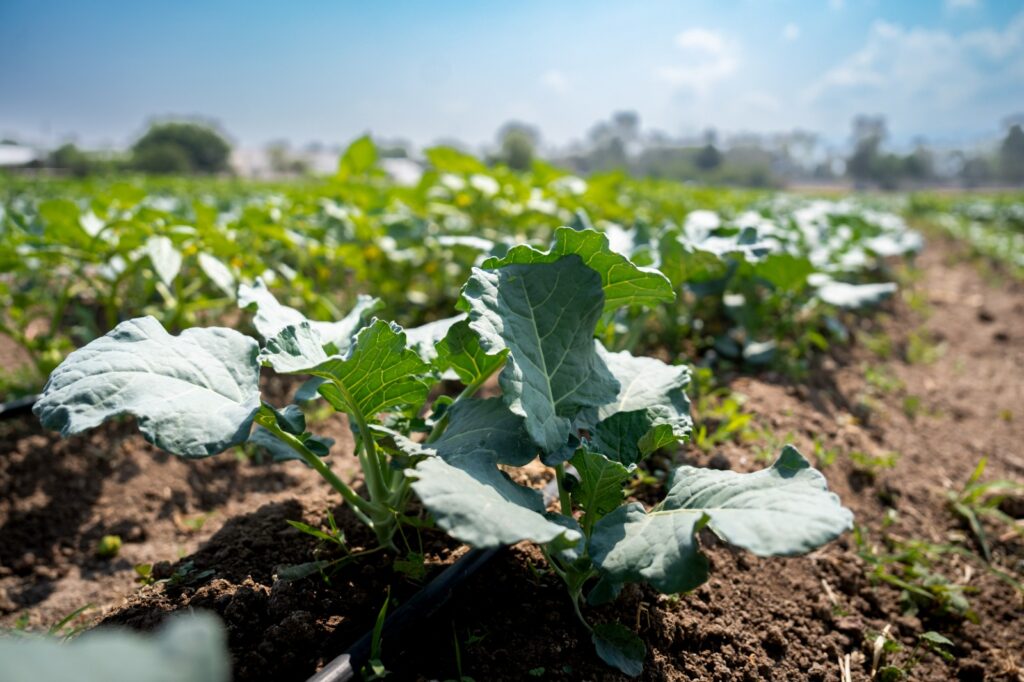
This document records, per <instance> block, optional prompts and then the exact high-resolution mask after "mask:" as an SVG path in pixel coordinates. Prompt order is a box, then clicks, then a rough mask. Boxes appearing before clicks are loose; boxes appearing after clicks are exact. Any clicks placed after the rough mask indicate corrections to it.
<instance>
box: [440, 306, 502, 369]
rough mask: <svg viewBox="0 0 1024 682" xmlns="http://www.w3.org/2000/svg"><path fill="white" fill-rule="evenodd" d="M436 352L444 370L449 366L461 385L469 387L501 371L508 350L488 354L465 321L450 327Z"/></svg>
mask: <svg viewBox="0 0 1024 682" xmlns="http://www.w3.org/2000/svg"><path fill="white" fill-rule="evenodd" d="M436 353H437V364H438V365H439V366H440V367H441V368H442V369H447V368H449V367H450V368H451V369H453V370H454V371H455V373H456V374H457V375H458V377H459V379H460V380H461V381H462V383H464V384H466V385H469V384H472V383H476V382H479V381H480V380H481V379H483V378H484V377H489V376H491V375H492V374H494V373H495V372H496V371H498V368H499V367H501V365H502V364H504V362H505V357H506V356H507V355H508V349H507V348H506V349H505V350H503V351H501V352H499V353H496V354H494V355H488V354H487V353H486V352H484V349H483V348H482V347H481V346H480V338H479V337H478V336H477V335H476V334H474V333H473V330H472V329H470V328H469V321H468V320H462V321H460V322H458V323H456V324H453V325H452V326H451V327H449V328H448V333H447V334H446V335H445V337H444V338H443V339H441V340H440V341H438V342H437V345H436Z"/></svg>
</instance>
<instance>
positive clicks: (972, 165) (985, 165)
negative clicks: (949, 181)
mask: <svg viewBox="0 0 1024 682" xmlns="http://www.w3.org/2000/svg"><path fill="white" fill-rule="evenodd" d="M992 177H993V172H992V162H991V161H989V159H987V158H986V157H984V156H972V157H970V158H968V159H965V160H964V165H963V167H962V168H961V169H960V179H961V180H963V183H964V185H966V186H967V187H977V186H979V185H984V184H986V183H989V182H991V181H992Z"/></svg>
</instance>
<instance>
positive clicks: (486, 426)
mask: <svg viewBox="0 0 1024 682" xmlns="http://www.w3.org/2000/svg"><path fill="white" fill-rule="evenodd" d="M389 435H390V436H391V437H392V438H393V439H394V440H395V443H396V444H397V445H398V446H399V447H400V448H401V449H402V451H403V452H405V453H406V454H407V455H409V456H412V457H419V456H422V455H436V456H439V457H441V458H442V459H445V460H448V459H451V458H452V457H454V456H455V455H459V454H466V453H471V452H475V451H478V450H487V451H489V452H493V453H495V455H496V456H497V458H498V463H499V464H508V465H510V466H525V465H526V464H529V463H530V462H531V461H533V460H534V458H536V457H537V446H536V444H534V442H533V439H532V438H530V434H529V433H527V431H526V425H525V424H524V423H523V418H522V417H521V416H519V415H518V414H515V413H514V412H512V410H510V409H508V406H506V405H505V403H504V402H503V401H502V399H501V398H487V399H479V398H470V399H463V400H458V401H456V402H455V403H453V404H452V406H451V408H449V414H448V427H447V428H446V429H445V431H444V434H442V436H441V437H440V438H438V439H437V440H436V441H434V442H433V443H417V442H415V441H412V440H410V439H408V438H404V437H402V436H401V435H400V434H397V433H389Z"/></svg>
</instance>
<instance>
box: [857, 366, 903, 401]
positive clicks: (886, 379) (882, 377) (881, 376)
mask: <svg viewBox="0 0 1024 682" xmlns="http://www.w3.org/2000/svg"><path fill="white" fill-rule="evenodd" d="M864 380H865V381H866V382H867V383H868V385H869V386H871V387H872V388H874V389H876V390H877V391H879V392H880V393H882V394H886V393H895V392H896V391H899V390H901V389H902V388H903V382H902V381H900V380H899V379H897V378H896V377H894V376H893V375H892V374H890V373H889V371H888V370H886V369H885V368H884V367H881V366H877V365H868V366H867V367H866V368H865V369H864Z"/></svg>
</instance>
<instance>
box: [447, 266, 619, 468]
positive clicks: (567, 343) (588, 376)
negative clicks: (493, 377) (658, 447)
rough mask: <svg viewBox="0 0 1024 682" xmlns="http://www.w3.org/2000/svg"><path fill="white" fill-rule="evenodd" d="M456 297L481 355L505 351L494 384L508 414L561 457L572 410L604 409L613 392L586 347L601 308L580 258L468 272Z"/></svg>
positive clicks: (596, 282) (595, 283)
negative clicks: (477, 339) (522, 419)
mask: <svg viewBox="0 0 1024 682" xmlns="http://www.w3.org/2000/svg"><path fill="white" fill-rule="evenodd" d="M462 295H463V298H464V300H465V301H466V303H467V304H468V306H469V320H470V322H469V326H470V327H471V328H472V329H473V331H475V332H476V333H477V334H478V335H479V336H480V345H481V347H482V348H483V349H484V350H485V351H486V352H487V353H489V354H491V355H495V354H499V353H502V352H505V351H509V356H508V361H507V363H506V364H505V369H504V370H502V372H501V375H500V376H499V383H500V384H501V387H502V390H503V392H504V398H505V400H506V402H507V403H508V405H509V407H510V408H511V409H512V411H513V412H515V413H517V414H521V415H523V416H524V417H526V428H527V430H528V431H529V432H530V435H531V436H533V439H534V440H535V441H536V442H537V444H538V445H540V446H541V448H543V449H544V450H545V452H547V453H549V454H551V455H555V454H556V453H563V451H564V450H565V448H566V444H567V442H568V440H569V436H570V433H571V430H572V429H571V425H572V419H573V418H574V417H575V416H576V415H577V413H578V412H579V410H580V409H581V408H584V407H599V406H601V405H604V404H607V403H610V402H612V401H613V400H615V396H616V395H617V394H618V390H619V384H618V382H617V381H616V380H615V378H614V377H613V376H612V375H611V373H610V372H609V371H608V369H607V368H606V367H605V365H604V363H603V362H602V360H601V358H600V356H599V355H598V353H597V350H596V349H595V346H594V342H593V336H594V328H595V326H596V324H597V320H598V318H599V317H600V315H601V310H602V307H603V301H604V295H603V293H602V289H601V280H600V277H598V275H597V273H596V272H594V271H593V270H591V269H590V268H588V267H587V266H586V265H584V264H583V261H582V260H581V259H580V258H579V256H568V257H565V258H562V259H560V260H558V261H556V262H554V263H543V264H535V265H509V266H506V267H503V268H501V269H499V270H494V271H487V270H480V269H477V268H474V269H473V274H472V275H471V276H470V278H469V281H468V282H467V283H466V286H465V287H464V288H463V291H462ZM570 455H571V451H570V452H564V453H563V454H561V455H559V456H561V457H562V459H564V458H565V457H567V456H570Z"/></svg>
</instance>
